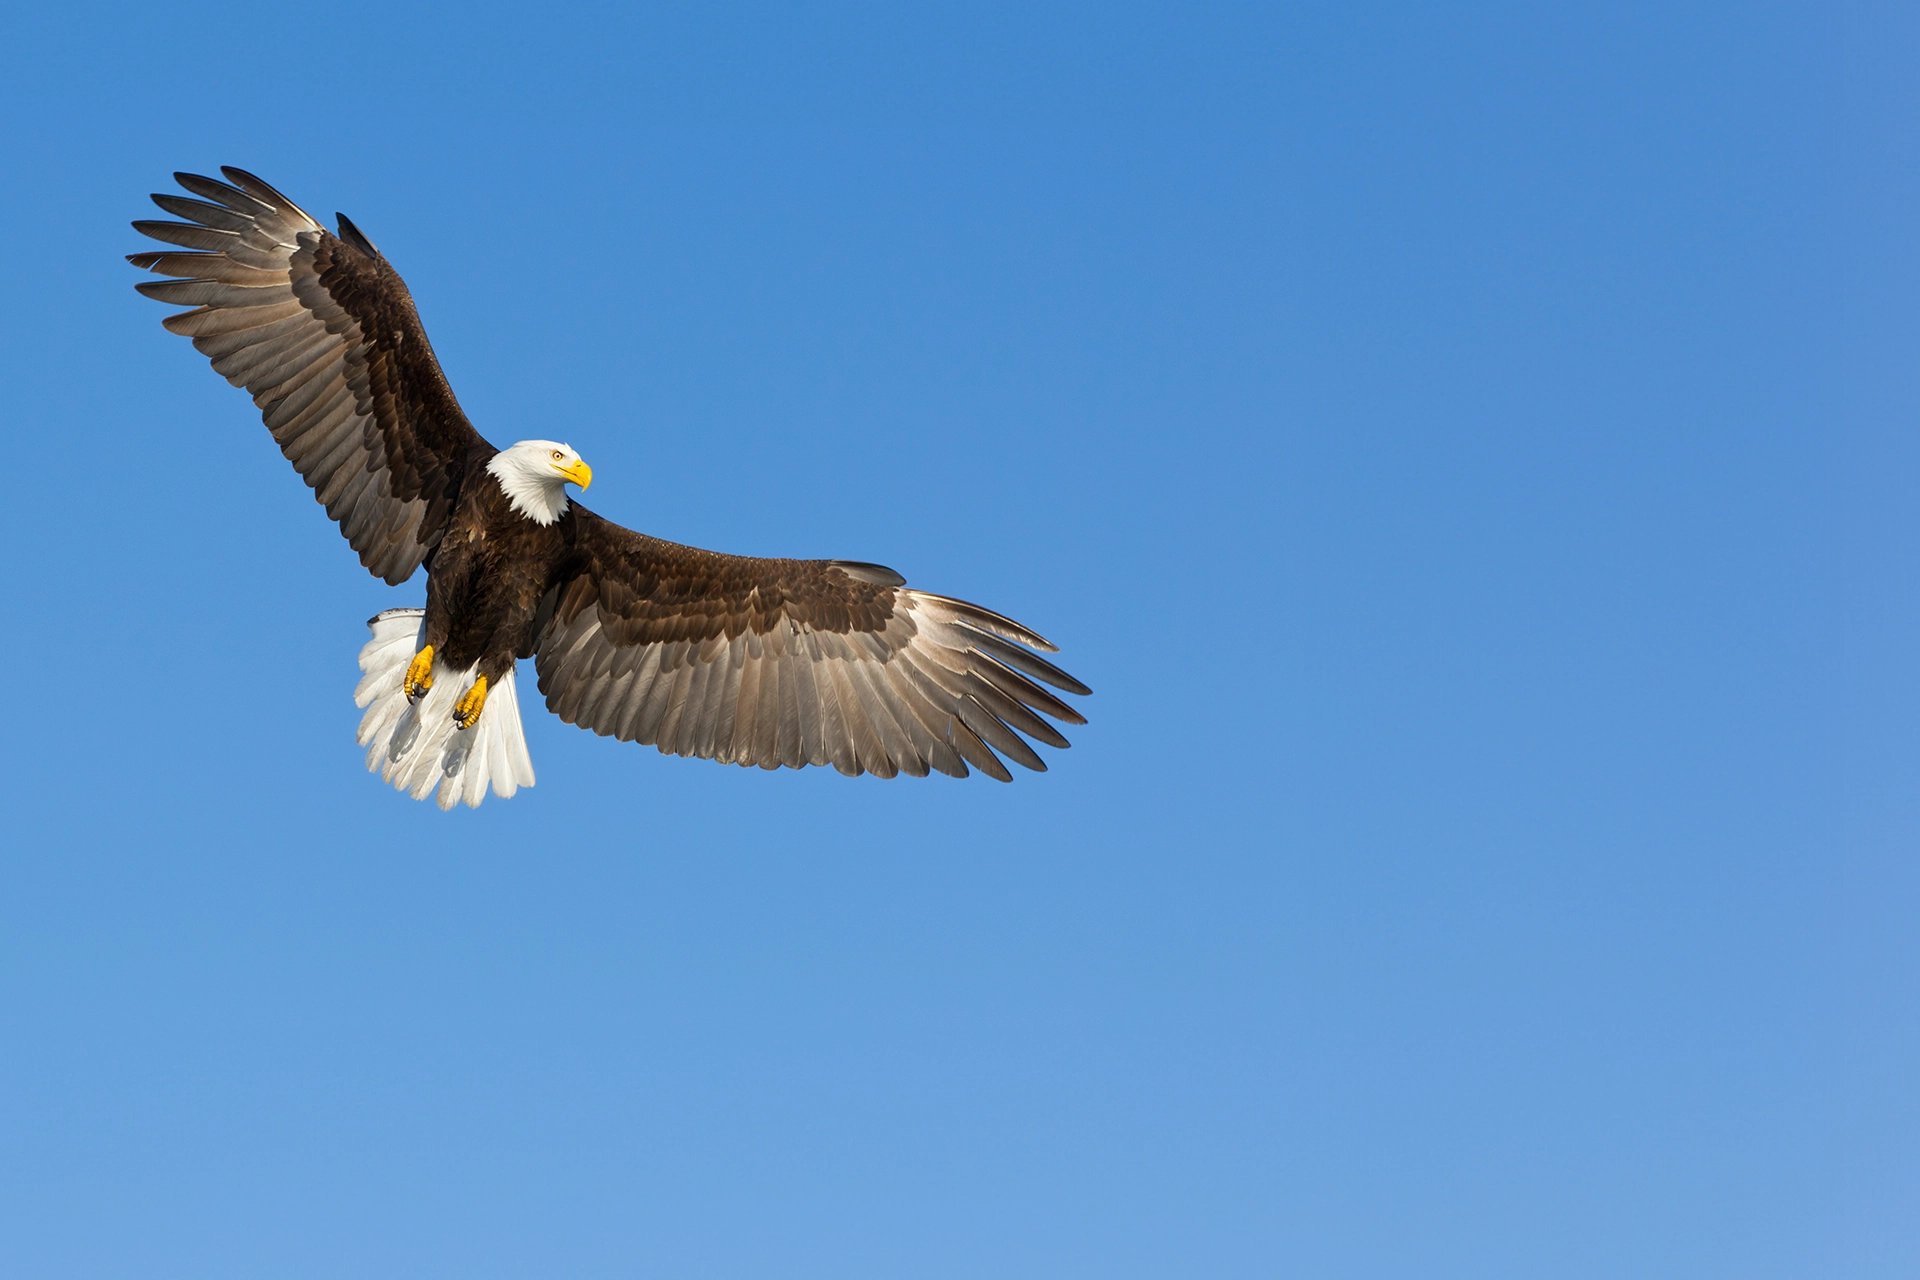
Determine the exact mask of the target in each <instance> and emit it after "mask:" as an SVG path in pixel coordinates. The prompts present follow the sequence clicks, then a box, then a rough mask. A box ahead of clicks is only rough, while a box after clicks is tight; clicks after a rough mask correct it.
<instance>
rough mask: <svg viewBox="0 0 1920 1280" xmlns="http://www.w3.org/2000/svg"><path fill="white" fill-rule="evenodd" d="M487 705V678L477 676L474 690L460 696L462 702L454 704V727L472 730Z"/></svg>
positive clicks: (474, 680) (474, 681) (474, 679)
mask: <svg viewBox="0 0 1920 1280" xmlns="http://www.w3.org/2000/svg"><path fill="white" fill-rule="evenodd" d="M486 705H487V678H486V677H485V676H475V677H474V678H473V688H471V689H469V690H467V691H466V692H465V693H463V694H461V695H460V701H458V702H456V703H454V704H453V725H454V728H456V729H471V728H473V726H474V724H475V723H476V722H477V721H478V720H479V719H480V712H481V711H482V710H483V709H484V708H485V707H486Z"/></svg>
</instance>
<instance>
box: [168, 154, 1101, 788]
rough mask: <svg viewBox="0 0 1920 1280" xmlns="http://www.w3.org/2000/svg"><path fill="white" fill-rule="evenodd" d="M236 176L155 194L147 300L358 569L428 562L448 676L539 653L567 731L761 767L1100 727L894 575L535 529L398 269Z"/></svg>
mask: <svg viewBox="0 0 1920 1280" xmlns="http://www.w3.org/2000/svg"><path fill="white" fill-rule="evenodd" d="M224 172H225V173H226V175H227V178H228V181H227V182H219V181H216V180H214V179H211V178H204V177H199V176H196V175H192V174H179V175H176V177H177V178H178V179H179V181H180V183H181V185H182V186H183V187H185V188H186V189H187V190H188V191H190V192H192V193H193V194H194V195H196V196H199V197H203V199H199V200H196V199H187V198H185V197H181V196H175V195H156V196H155V197H154V200H155V201H156V203H158V204H159V205H160V206H161V207H162V208H163V209H165V210H167V211H168V212H170V213H173V214H175V215H177V216H179V217H182V218H186V219H188V220H189V221H187V222H185V223H179V222H136V223H135V224H134V226H135V227H136V228H137V229H138V230H140V231H142V232H143V233H145V234H147V235H149V236H152V237H154V238H156V239H159V240H163V241H166V242H168V243H171V244H175V245H179V246H182V247H183V248H185V249H187V250H191V251H192V252H178V251H171V250H170V251H163V252H149V253H141V254H134V255H130V260H131V261H132V262H133V263H134V264H135V265H137V266H141V267H146V268H149V269H151V270H153V271H156V272H158V273H160V274H162V275H166V276H171V277H176V278H175V279H170V280H165V281H154V282H148V283H143V284H141V285H140V286H139V288H140V291H141V292H142V293H145V294H147V295H148V296H150V297H154V298H158V299H160V300H162V301H165V302H173V303H181V304H188V305H190V306H192V307H193V308H194V309H193V310H189V311H185V312H182V313H179V314H176V315H172V316H169V317H167V319H166V320H165V321H164V322H163V323H164V324H165V325H166V327H167V328H168V329H170V330H172V331H173V332H175V333H179V334H184V335H186V336H189V337H191V338H192V339H193V341H194V345H195V346H196V347H198V348H199V349H200V350H201V351H202V352H203V353H205V354H206V355H207V356H209V357H210V358H211V359H212V361H213V365H214V368H215V369H216V370H217V371H218V372H220V373H221V374H223V375H225V376H226V377H227V379H228V380H229V381H230V382H232V383H234V384H235V385H236V386H243V387H245V388H246V390H247V391H249V392H250V393H251V394H252V395H253V398H254V403H255V404H256V405H257V406H259V408H260V409H261V411H262V415H263V417H264V418H265V421H266V424H267V426H268V428H269V429H270V430H271V431H272V433H273V437H274V439H275V440H276V441H277V442H278V443H279V445H280V448H281V451H282V452H283V453H284V454H285V455H286V456H287V458H288V459H289V460H290V461H291V462H292V463H293V464H294V467H295V468H296V469H297V470H298V471H299V473H300V474H301V476H302V477H303V478H304V479H305V480H306V482H307V483H308V485H310V486H311V487H312V488H313V490H314V492H315V496H316V498H317V499H318V500H319V501H320V502H321V503H322V504H323V505H324V506H325V507H326V509H327V514H328V515H329V516H331V517H332V518H333V519H334V520H336V521H337V522H338V523H339V525H340V530H341V532H342V534H343V535H345V537H346V538H347V541H348V542H349V543H350V544H351V545H352V546H353V548H354V550H355V551H356V552H358V553H359V556H360V562H361V564H363V565H364V566H366V568H367V569H368V570H369V571H371V572H372V573H373V574H374V575H376V576H377V577H380V578H383V579H384V580H385V581H387V582H389V583H392V584H396V585H397V584H399V583H401V582H404V581H406V579H407V578H408V577H410V576H411V575H412V574H413V572H414V571H415V570H416V569H417V568H419V567H420V566H421V565H422V564H423V563H424V564H425V565H426V567H427V571H428V575H427V607H426V614H425V618H424V622H423V624H422V631H421V643H422V644H423V645H427V646H431V647H432V650H433V652H434V654H435V655H436V660H443V661H444V663H445V664H446V666H447V667H448V668H449V669H452V670H455V671H471V672H472V673H474V674H476V675H477V676H478V677H483V678H484V679H485V680H486V681H488V682H490V683H498V682H499V681H500V680H501V679H502V678H503V677H510V673H511V671H512V667H513V663H514V660H515V659H516V658H527V657H531V658H533V659H534V660H535V663H536V667H537V669H538V672H539V687H540V691H541V692H542V693H543V694H544V695H545V696H546V700H547V705H548V706H549V707H550V708H551V709H552V710H553V711H554V712H555V713H556V714H558V715H559V716H560V717H561V718H562V719H563V720H566V721H567V722H569V723H572V724H578V725H582V726H584V727H586V728H590V729H593V730H594V731H595V732H598V733H602V734H610V735H613V736H615V737H619V738H622V739H625V740H630V741H640V742H648V743H654V744H657V745H658V746H659V748H660V749H661V750H662V751H664V752H669V753H673V754H679V755H691V756H701V757H706V758H711V759H719V760H726V761H731V762H734V763H738V764H755V765H760V766H762V767H766V768H774V767H778V766H781V765H786V766H792V767H799V766H802V765H807V764H831V765H833V766H834V767H835V768H837V769H839V770H840V771H841V772H843V773H848V774H854V773H861V772H872V773H877V774H880V775H882V776H886V777H891V776H893V775H894V774H895V773H898V772H907V773H914V774H925V773H926V772H928V770H929V769H937V770H940V771H941V772H945V773H951V774H956V775H959V776H965V774H966V773H967V772H968V769H969V766H970V765H971V766H972V767H974V768H979V769H981V770H983V771H985V772H987V773H990V774H992V775H993V776H995V777H999V778H1002V779H1005V778H1007V777H1009V775H1008V773H1007V771H1006V769H1005V767H1004V765H1002V763H1001V761H1000V759H999V755H1006V756H1011V757H1012V758H1013V759H1015V760H1016V761H1018V762H1019V763H1021V764H1023V765H1026V766H1028V767H1030V768H1035V769H1043V768H1045V765H1044V764H1043V763H1042V762H1041V760H1040V758H1039V756H1038V755H1037V754H1036V753H1035V752H1034V751H1033V749H1032V747H1031V746H1029V745H1028V743H1027V742H1026V741H1025V740H1024V739H1023V738H1022V737H1021V734H1025V735H1027V736H1029V737H1032V738H1035V739H1038V740H1039V741H1041V742H1045V743H1048V744H1050V745H1053V746H1057V747H1064V746H1066V745H1067V742H1066V739H1065V738H1063V737H1061V736H1060V734H1059V732H1058V731H1057V730H1055V729H1054V728H1053V727H1052V726H1051V725H1050V724H1048V723H1047V722H1046V720H1044V719H1042V718H1041V714H1044V715H1045V716H1050V717H1052V718H1053V719H1056V720H1061V721H1065V722H1068V723H1075V724H1079V723H1084V720H1083V719H1082V718H1081V716H1080V715H1079V714H1078V713H1076V712H1075V711H1074V710H1072V708H1070V707H1068V706H1067V705H1066V704H1065V703H1064V702H1062V701H1061V700H1060V699H1059V698H1057V697H1055V696H1054V695H1053V694H1052V693H1050V692H1048V691H1047V690H1046V689H1044V688H1042V687H1041V686H1042V684H1047V685H1052V686H1053V687H1055V688H1058V689H1062V690H1065V691H1068V692H1071V693H1077V694H1084V693H1086V692H1087V689H1086V687H1085V686H1084V685H1082V684H1080V683H1079V682H1078V681H1076V680H1074V679H1073V678H1072V677H1071V676H1068V675H1067V674H1066V673H1064V672H1063V671H1061V670H1060V669H1059V668H1057V667H1055V666H1054V665H1053V664H1052V663H1050V662H1048V661H1047V660H1046V659H1044V658H1042V657H1041V656H1040V652H1042V651H1045V652H1052V651H1053V646H1052V645H1051V644H1049V643H1048V642H1047V641H1045V640H1044V639H1042V638H1041V637H1039V636H1038V635H1036V634H1034V633H1033V632H1031V631H1028V630H1027V629H1026V628H1024V627H1021V626H1020V625H1018V624H1017V623H1014V622H1012V621H1011V620H1009V619H1007V618H1004V617H1001V616H1000V615H998V614H995V613H992V612H990V611H988V610H985V609H982V608H980V607H978V606H976V605H971V604H967V603H965V602H963V601H957V600H950V599H946V598H944V597H940V596H933V595H928V594H926V593H924V592H917V591H911V590H908V589H907V588H906V585H905V580H904V579H903V578H901V577H900V575H898V574H897V573H894V572H893V571H892V570H890V569H885V568H882V567H880V566H878V565H870V564H863V563H857V562H851V561H835V560H783V559H756V558H750V557H742V556H730V555H722V554H719V553H716V552H711V551H702V550H699V549H697V548H693V547H685V546H680V545H677V544H675V543H671V542H664V541H661V540H660V539H657V538H651V537H648V536H646V535H644V534H639V533H635V532H633V531H632V530H629V529H624V528H621V527H620V526H619V525H616V524H613V523H611V522H609V521H607V520H604V519H602V518H600V517H599V516H596V515H594V514H593V513H592V512H591V511H588V510H587V509H585V508H584V507H581V506H579V505H578V504H577V503H562V504H561V505H562V506H563V507H564V510H562V511H560V513H559V514H558V515H557V516H556V517H555V518H553V519H552V520H551V522H549V523H542V522H540V521H537V520H535V519H532V518H529V517H528V516H527V515H526V514H525V513H524V512H523V511H521V510H518V509H516V508H515V507H514V505H513V503H512V502H511V501H510V499H509V495H508V493H507V492H506V491H505V490H504V489H503V486H502V482H499V481H497V480H496V478H495V476H494V475H493V474H492V473H491V472H490V471H489V466H490V464H491V463H493V462H494V461H495V460H496V458H497V457H498V456H500V455H499V451H497V450H496V449H494V447H493V446H492V445H490V444H488V443H487V441H486V440H484V439H483V438H482V437H481V436H480V435H479V433H478V432H476V431H475V430H474V429H473V427H472V425H471V424H470V423H469V422H468V421H467V418H466V415H465V414H464V413H463V412H462V411H461V409H460V406H459V403H458V401H457V400H456V399H455V398H454V394H453V391H452V388H451V387H449V386H448V385H447V381H446V378H445V376H444V375H443V374H442V373H441V370H440V366H439V363H438V361H436V360H435V358H434V355H433V348H432V346H431V344H429V343H428V341H427V336H426V333H425V331H424V330H423V329H422V328H421V325H420V321H419V317H418V315H417V313H416V312H415V310H414V307H413V302H412V298H411V297H410V296H409V294H408V292H407V288H406V285H405V284H404V283H403V282H402V281H401V279H400V277H399V275H398V273H396V272H395V271H394V270H393V268H392V266H391V265H390V264H389V263H388V262H387V260H386V259H385V258H384V257H383V256H382V255H381V254H380V253H379V251H378V250H377V249H375V248H374V246H373V245H372V243H371V242H370V241H368V240H367V238H366V237H365V236H364V235H362V234H361V233H360V232H359V230H358V229H357V228H356V227H354V226H353V224H352V223H351V222H349V221H348V220H347V219H346V218H344V217H342V218H341V219H340V234H339V235H337V236H336V235H334V234H333V233H330V232H328V231H327V230H326V229H325V228H323V227H321V226H320V224H319V223H318V222H317V221H315V220H314V219H313V218H311V217H309V216H308V215H307V214H306V213H305V212H303V211H302V210H301V209H300V208H299V207H298V206H296V205H294V204H293V203H292V202H291V201H289V200H288V199H287V198H286V197H285V196H283V195H281V194H280V193H279V192H277V191H275V190H274V189H273V188H272V187H270V186H268V185H267V184H266V183H264V182H262V181H260V180H259V179H258V178H255V177H253V176H252V175H251V174H248V173H245V172H244V171H241V170H237V169H226V170H224ZM518 447H519V446H516V448H518ZM555 456H556V457H558V456H559V455H558V454H557V453H556V455H555ZM556 492H558V488H557V484H556ZM482 693H484V689H482ZM1036 712H1038V713H1041V714H1036ZM1016 730H1017V732H1016ZM996 752H997V753H998V754H996ZM529 776H530V775H529Z"/></svg>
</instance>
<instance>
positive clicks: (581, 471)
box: [554, 460, 593, 489]
mask: <svg viewBox="0 0 1920 1280" xmlns="http://www.w3.org/2000/svg"><path fill="white" fill-rule="evenodd" d="M554 470H555V471H558V472H559V473H560V474H561V475H563V476H565V477H566V478H567V479H569V480H571V481H573V483H575V484H577V485H579V486H580V487H581V488H582V489H584V488H586V487H587V486H588V485H590V484H592V483H593V468H592V467H590V466H588V465H587V464H586V463H585V462H583V461H579V460H576V461H575V462H574V464H573V465H572V466H570V467H555V468H554Z"/></svg>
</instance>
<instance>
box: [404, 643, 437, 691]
mask: <svg viewBox="0 0 1920 1280" xmlns="http://www.w3.org/2000/svg"><path fill="white" fill-rule="evenodd" d="M400 687H401V688H402V689H404V690H406V693H407V701H408V702H418V701H420V699H422V698H424V697H426V696H427V690H429V689H431V688H433V646H432V645H428V646H426V647H425V648H423V649H422V650H420V652H418V653H416V654H414V655H413V661H412V662H409V663H408V664H407V674H406V677H405V678H404V679H402V680H401V682H400Z"/></svg>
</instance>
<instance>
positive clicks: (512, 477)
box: [487, 449, 567, 525]
mask: <svg viewBox="0 0 1920 1280" xmlns="http://www.w3.org/2000/svg"><path fill="white" fill-rule="evenodd" d="M487 473H488V474H489V475H491V476H492V477H493V478H494V479H495V480H497V481H499V483H500V491H501V492H502V493H504V494H506V495H507V503H508V505H510V506H511V507H512V508H513V509H514V510H515V511H517V512H519V513H520V514H521V515H523V516H525V517H526V518H527V519H529V520H531V521H533V522H534V523H535V524H538V525H549V524H552V523H553V522H554V521H555V520H558V519H559V518H560V517H561V516H563V515H565V514H567V481H566V478H565V477H564V476H557V475H554V474H553V473H552V472H551V471H546V470H545V469H544V468H543V469H541V470H538V471H536V470H535V469H533V468H531V467H529V466H528V465H527V463H526V459H524V458H521V457H517V456H516V455H515V454H514V452H513V451H512V450H511V449H505V450H502V451H501V452H499V453H496V454H494V455H493V458H492V459H491V460H490V461H489V462H488V463H487Z"/></svg>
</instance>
